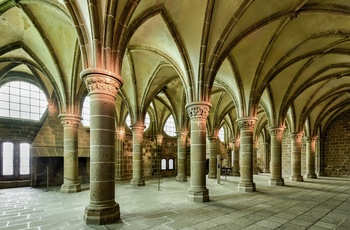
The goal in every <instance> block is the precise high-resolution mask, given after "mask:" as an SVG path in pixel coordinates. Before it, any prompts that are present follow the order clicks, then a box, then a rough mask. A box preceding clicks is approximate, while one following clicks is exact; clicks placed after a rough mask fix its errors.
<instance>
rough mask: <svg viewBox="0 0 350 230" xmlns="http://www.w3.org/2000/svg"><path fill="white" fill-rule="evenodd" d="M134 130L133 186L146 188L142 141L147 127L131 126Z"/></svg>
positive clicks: (140, 125)
mask: <svg viewBox="0 0 350 230" xmlns="http://www.w3.org/2000/svg"><path fill="white" fill-rule="evenodd" d="M131 129H132V141H133V152H132V180H131V182H130V184H131V185H133V186H135V187H138V186H144V185H145V180H144V179H143V169H142V168H143V167H142V164H143V161H142V141H143V130H144V129H145V126H144V125H143V124H134V125H132V126H131Z"/></svg>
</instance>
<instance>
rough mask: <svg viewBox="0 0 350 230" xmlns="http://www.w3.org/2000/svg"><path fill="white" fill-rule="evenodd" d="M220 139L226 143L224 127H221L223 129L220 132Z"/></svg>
mask: <svg viewBox="0 0 350 230" xmlns="http://www.w3.org/2000/svg"><path fill="white" fill-rule="evenodd" d="M219 138H220V141H225V129H224V126H221V128H220V130H219Z"/></svg>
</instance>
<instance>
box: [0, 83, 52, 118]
mask: <svg viewBox="0 0 350 230" xmlns="http://www.w3.org/2000/svg"><path fill="white" fill-rule="evenodd" d="M46 109H47V99H46V96H45V94H44V93H43V91H42V90H41V89H39V88H38V87H37V86H35V85H33V84H30V83H27V82H23V81H11V82H8V83H5V84H4V85H2V86H0V116H4V117H12V118H22V119H31V120H37V121H38V120H40V118H41V117H42V115H43V114H44V113H45V111H46Z"/></svg>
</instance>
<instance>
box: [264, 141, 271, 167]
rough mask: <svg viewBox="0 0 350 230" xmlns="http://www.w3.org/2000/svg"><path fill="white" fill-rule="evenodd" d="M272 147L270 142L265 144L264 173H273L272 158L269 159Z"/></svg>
mask: <svg viewBox="0 0 350 230" xmlns="http://www.w3.org/2000/svg"><path fill="white" fill-rule="evenodd" d="M269 148H270V145H269V143H268V142H265V143H264V173H271V171H270V157H269V155H270V154H269V152H270V151H269Z"/></svg>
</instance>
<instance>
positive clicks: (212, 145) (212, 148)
mask: <svg viewBox="0 0 350 230" xmlns="http://www.w3.org/2000/svg"><path fill="white" fill-rule="evenodd" d="M217 139H218V138H217V137H214V136H211V137H208V140H209V173H208V178H211V179H215V178H216V176H217V175H216V170H217V169H216V168H217V165H216V161H217V159H216V158H217V157H216V156H217V153H216V140H217Z"/></svg>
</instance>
